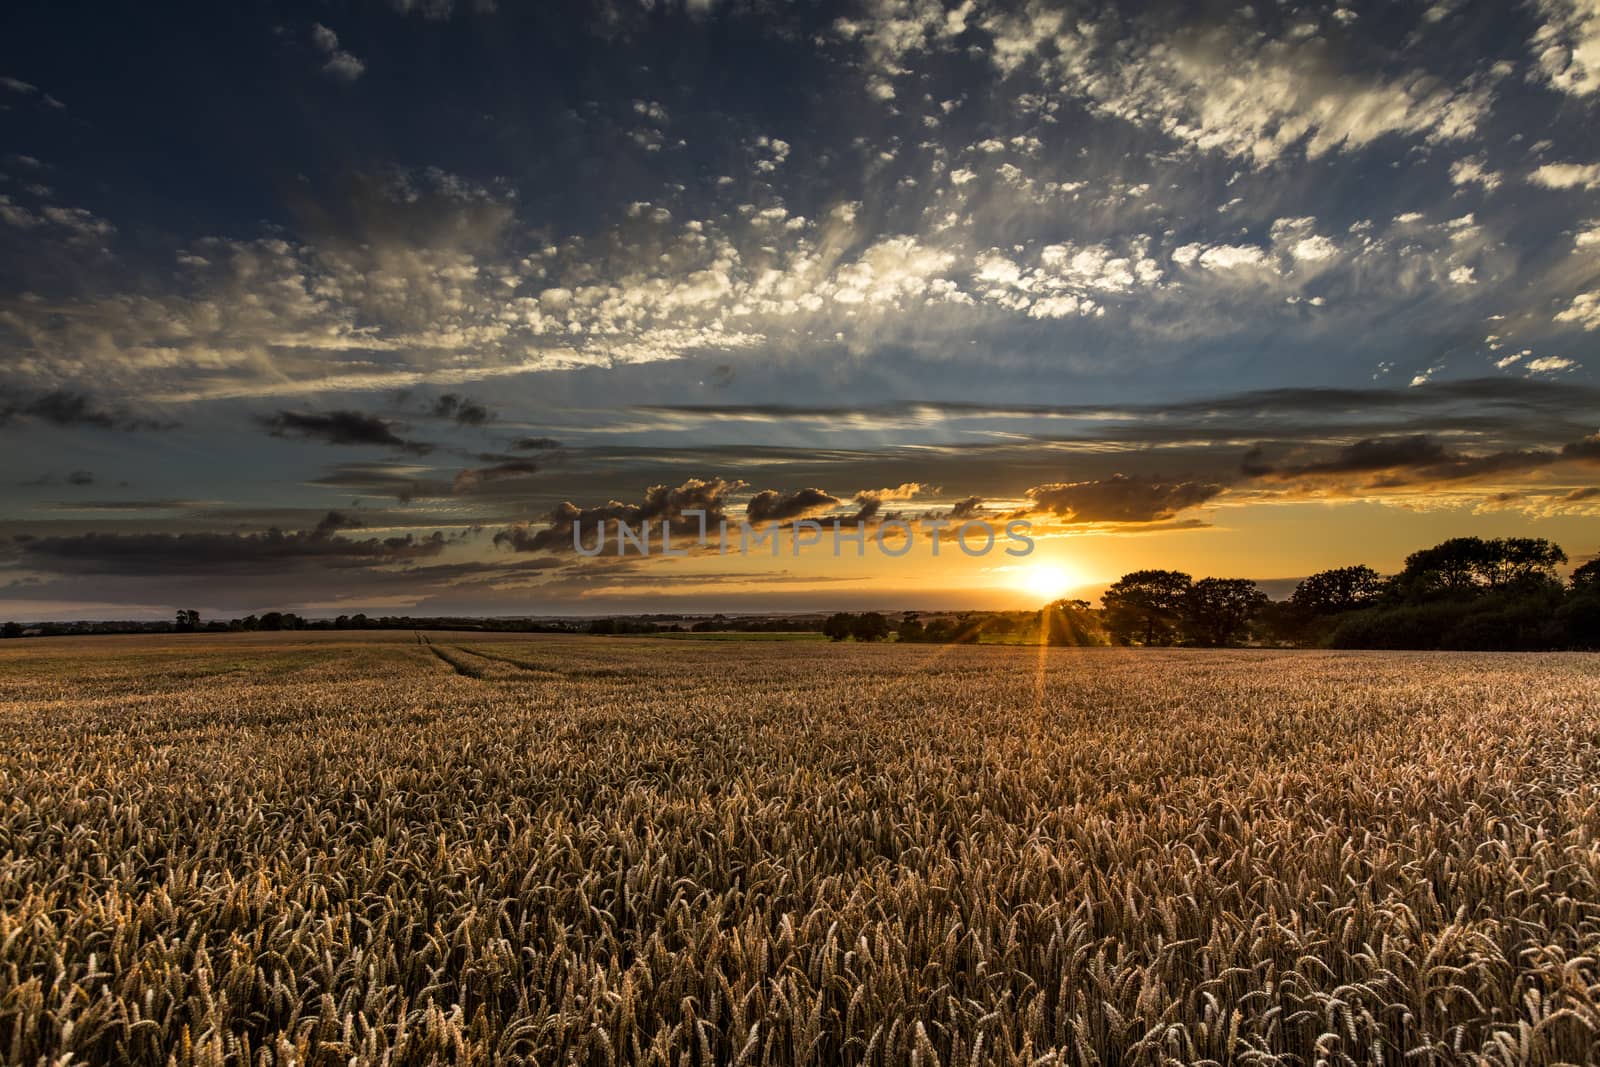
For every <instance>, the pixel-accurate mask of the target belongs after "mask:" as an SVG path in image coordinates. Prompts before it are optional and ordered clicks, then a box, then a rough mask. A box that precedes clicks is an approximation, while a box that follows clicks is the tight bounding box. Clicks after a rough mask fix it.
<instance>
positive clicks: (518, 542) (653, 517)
mask: <svg viewBox="0 0 1600 1067" xmlns="http://www.w3.org/2000/svg"><path fill="white" fill-rule="evenodd" d="M742 485H743V483H741V482H728V481H724V480H723V479H721V478H712V479H709V480H706V479H702V478H691V479H689V480H688V481H686V482H684V483H683V484H682V485H679V486H677V487H669V486H665V485H653V486H651V487H650V488H649V489H648V490H646V492H645V495H644V500H643V501H641V502H640V503H638V504H625V503H623V502H622V501H620V500H612V501H609V502H607V503H606V504H603V505H601V506H599V507H593V508H580V507H579V506H578V505H576V504H574V503H572V502H570V501H566V502H563V503H562V504H560V505H559V506H557V507H556V508H555V509H553V510H552V511H551V512H550V513H549V515H547V516H546V519H545V521H546V523H547V525H546V526H545V527H544V528H543V529H534V528H533V527H531V526H530V525H528V524H527V523H519V524H518V525H515V526H511V527H508V528H506V529H504V530H501V531H500V532H499V533H497V534H495V535H494V543H495V545H496V547H500V548H509V549H511V550H512V551H514V552H541V551H548V552H570V551H572V541H573V527H574V526H576V527H577V529H578V532H579V534H580V535H581V536H583V537H584V538H585V542H584V543H585V544H592V543H593V541H594V538H595V536H596V533H597V531H598V530H599V528H600V524H601V523H602V522H604V523H606V527H607V529H606V535H607V540H608V544H611V545H615V540H614V536H613V535H614V533H615V526H614V523H616V522H619V521H620V522H625V523H627V524H628V525H629V526H630V527H632V528H633V529H638V528H639V527H640V525H641V524H642V523H646V522H649V523H654V524H659V523H660V522H662V521H666V522H669V523H671V524H672V525H673V532H674V533H675V534H677V533H688V532H693V533H696V534H698V533H699V529H700V526H699V521H698V519H694V520H685V519H684V517H683V513H684V512H685V511H696V510H699V511H704V512H705V521H706V523H707V525H708V526H713V527H714V526H715V525H716V524H717V523H718V522H720V521H722V520H723V519H725V518H727V498H728V494H729V493H730V492H733V491H735V490H737V489H739V488H741V487H742ZM659 532H660V531H659V526H657V528H656V530H655V531H653V535H655V536H659Z"/></svg>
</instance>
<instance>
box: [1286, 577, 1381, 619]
mask: <svg viewBox="0 0 1600 1067" xmlns="http://www.w3.org/2000/svg"><path fill="white" fill-rule="evenodd" d="M1382 593H1383V577H1382V576H1381V575H1379V574H1378V572H1377V571H1375V570H1373V569H1372V568H1371V567H1368V566H1367V565H1366V564H1360V565H1358V566H1354V567H1335V568H1333V569H1332V570H1326V571H1318V572H1317V573H1316V574H1313V575H1312V576H1311V577H1309V578H1307V579H1305V580H1304V581H1302V582H1301V583H1300V584H1299V585H1297V586H1295V590H1294V593H1293V594H1292V595H1291V596H1290V597H1289V603H1290V604H1291V605H1292V606H1293V607H1294V609H1295V610H1296V611H1297V612H1298V613H1300V614H1303V615H1307V616H1311V615H1337V614H1339V613H1340V612H1343V611H1355V610H1357V609H1358V608H1364V607H1367V606H1369V605H1371V604H1373V603H1375V602H1376V601H1377V599H1378V597H1379V596H1381V595H1382Z"/></svg>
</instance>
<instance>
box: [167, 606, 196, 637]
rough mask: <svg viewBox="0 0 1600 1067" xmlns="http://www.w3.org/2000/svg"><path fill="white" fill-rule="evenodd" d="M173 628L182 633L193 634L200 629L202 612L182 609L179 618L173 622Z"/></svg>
mask: <svg viewBox="0 0 1600 1067" xmlns="http://www.w3.org/2000/svg"><path fill="white" fill-rule="evenodd" d="M173 629H175V630H177V631H178V632H179V633H180V634H192V633H194V632H195V631H196V630H198V629H200V613H199V612H198V611H186V610H180V611H179V612H178V615H177V619H176V620H175V621H174V622H173Z"/></svg>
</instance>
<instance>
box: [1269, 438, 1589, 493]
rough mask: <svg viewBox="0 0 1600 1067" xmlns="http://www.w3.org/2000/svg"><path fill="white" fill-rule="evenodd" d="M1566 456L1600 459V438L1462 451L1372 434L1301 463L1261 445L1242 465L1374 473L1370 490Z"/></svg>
mask: <svg viewBox="0 0 1600 1067" xmlns="http://www.w3.org/2000/svg"><path fill="white" fill-rule="evenodd" d="M1563 460H1569V461H1578V462H1600V441H1597V440H1596V439H1595V438H1586V439H1584V440H1582V441H1575V442H1571V443H1569V444H1567V445H1565V446H1563V447H1562V448H1560V449H1559V450H1556V449H1547V448H1535V449H1511V450H1504V451H1492V452H1483V453H1461V452H1453V451H1451V450H1450V449H1448V448H1446V447H1445V446H1444V445H1443V444H1442V443H1440V442H1439V441H1437V440H1434V439H1433V438H1430V437H1427V436H1425V435H1412V436H1408V437H1385V438H1369V439H1367V440H1362V441H1357V442H1355V443H1354V444H1351V445H1346V446H1344V447H1343V448H1340V449H1339V450H1337V451H1336V452H1335V453H1334V454H1333V455H1332V456H1330V457H1329V458H1327V459H1323V460H1315V461H1310V462H1300V463H1276V464H1274V463H1269V462H1267V461H1266V460H1265V459H1264V452H1263V450H1262V449H1260V448H1255V449H1251V451H1250V452H1249V453H1247V454H1246V457H1245V462H1244V464H1243V467H1242V469H1243V472H1244V473H1245V474H1246V475H1249V476H1251V477H1255V478H1261V479H1266V480H1271V481H1281V482H1293V481H1338V480H1340V479H1343V478H1345V477H1347V476H1352V475H1355V476H1360V475H1368V476H1370V477H1367V478H1365V479H1361V478H1357V479H1356V480H1357V481H1358V482H1359V484H1361V485H1363V486H1364V487H1365V488H1369V489H1393V488H1401V487H1415V486H1424V485H1430V484H1441V483H1446V482H1462V481H1470V480H1472V479H1475V478H1486V477H1492V476H1495V475H1503V474H1522V473H1527V472H1529V471H1533V470H1538V469H1540V468H1542V467H1548V466H1550V465H1551V464H1553V463H1559V462H1561V461H1563Z"/></svg>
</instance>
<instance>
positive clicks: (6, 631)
mask: <svg viewBox="0 0 1600 1067" xmlns="http://www.w3.org/2000/svg"><path fill="white" fill-rule="evenodd" d="M21 636H22V624H21V623H20V622H8V623H6V624H5V625H4V626H0V637H21Z"/></svg>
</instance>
